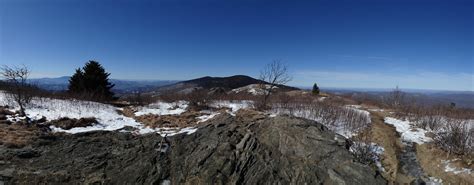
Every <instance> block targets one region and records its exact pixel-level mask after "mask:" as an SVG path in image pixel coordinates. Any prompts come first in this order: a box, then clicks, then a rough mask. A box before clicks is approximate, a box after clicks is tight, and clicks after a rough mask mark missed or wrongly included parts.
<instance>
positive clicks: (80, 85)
mask: <svg viewBox="0 0 474 185" xmlns="http://www.w3.org/2000/svg"><path fill="white" fill-rule="evenodd" d="M83 77H84V74H83V73H82V70H81V68H77V69H76V72H75V73H74V75H72V76H71V78H70V79H69V86H68V92H70V93H79V92H81V91H83V89H84V81H83Z"/></svg>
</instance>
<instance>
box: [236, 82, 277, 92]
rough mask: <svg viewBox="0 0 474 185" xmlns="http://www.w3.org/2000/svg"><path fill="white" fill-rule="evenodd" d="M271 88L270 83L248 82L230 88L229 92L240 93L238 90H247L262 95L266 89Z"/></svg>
mask: <svg viewBox="0 0 474 185" xmlns="http://www.w3.org/2000/svg"><path fill="white" fill-rule="evenodd" d="M270 88H272V87H271V85H268V84H266V85H265V86H262V84H250V85H247V86H244V87H239V88H237V89H232V91H231V92H233V93H240V92H247V93H249V94H252V95H263V94H265V92H266V90H268V89H270ZM277 88H278V87H273V89H277Z"/></svg>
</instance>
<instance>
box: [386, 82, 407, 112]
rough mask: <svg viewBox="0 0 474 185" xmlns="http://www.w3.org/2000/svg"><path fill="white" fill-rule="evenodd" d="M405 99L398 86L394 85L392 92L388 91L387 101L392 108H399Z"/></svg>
mask: <svg viewBox="0 0 474 185" xmlns="http://www.w3.org/2000/svg"><path fill="white" fill-rule="evenodd" d="M404 101H405V93H404V92H403V91H402V90H400V88H398V85H397V87H395V89H393V91H392V92H390V96H389V103H390V105H391V106H393V107H394V108H399V107H400V106H402V104H403V103H404Z"/></svg>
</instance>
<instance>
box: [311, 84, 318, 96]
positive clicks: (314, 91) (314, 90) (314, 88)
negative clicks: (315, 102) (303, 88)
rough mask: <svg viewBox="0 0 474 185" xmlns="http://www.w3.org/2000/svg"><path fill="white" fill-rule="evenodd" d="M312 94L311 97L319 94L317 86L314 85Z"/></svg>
mask: <svg viewBox="0 0 474 185" xmlns="http://www.w3.org/2000/svg"><path fill="white" fill-rule="evenodd" d="M312 93H313V95H318V94H319V87H318V84H316V83H314V85H313V90H312Z"/></svg>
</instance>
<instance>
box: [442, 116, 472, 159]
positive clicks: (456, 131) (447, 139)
mask: <svg viewBox="0 0 474 185" xmlns="http://www.w3.org/2000/svg"><path fill="white" fill-rule="evenodd" d="M434 141H435V144H436V145H438V146H439V147H440V148H442V149H443V150H445V151H447V152H449V153H453V154H458V155H464V154H472V153H473V152H474V146H473V145H474V128H469V123H468V121H466V120H459V119H449V120H448V121H447V123H446V124H445V125H444V126H442V127H441V128H440V131H439V132H437V133H436V134H435V137H434Z"/></svg>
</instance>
